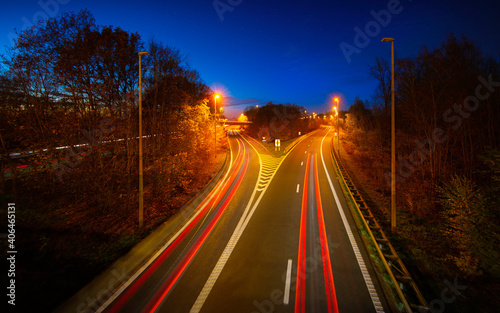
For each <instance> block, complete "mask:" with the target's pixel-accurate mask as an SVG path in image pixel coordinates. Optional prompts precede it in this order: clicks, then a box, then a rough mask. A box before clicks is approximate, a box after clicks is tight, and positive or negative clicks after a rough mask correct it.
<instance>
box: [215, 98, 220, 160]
mask: <svg viewBox="0 0 500 313" xmlns="http://www.w3.org/2000/svg"><path fill="white" fill-rule="evenodd" d="M219 97H220V96H219V95H218V94H216V95H215V97H214V98H215V107H214V131H215V150H214V151H215V152H214V158H216V157H217V99H218V98H219Z"/></svg>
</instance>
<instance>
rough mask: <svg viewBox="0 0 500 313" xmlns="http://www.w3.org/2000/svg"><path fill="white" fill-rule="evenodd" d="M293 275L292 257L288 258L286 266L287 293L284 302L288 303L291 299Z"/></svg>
mask: <svg viewBox="0 0 500 313" xmlns="http://www.w3.org/2000/svg"><path fill="white" fill-rule="evenodd" d="M291 276H292V259H288V266H287V268H286V281H285V295H284V296H283V304H288V301H289V299H290V278H291Z"/></svg>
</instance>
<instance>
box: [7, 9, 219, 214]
mask: <svg viewBox="0 0 500 313" xmlns="http://www.w3.org/2000/svg"><path fill="white" fill-rule="evenodd" d="M143 50H146V51H148V52H149V53H150V54H151V55H148V56H143V57H142V73H143V134H144V135H151V137H148V138H147V139H145V141H144V162H145V163H144V168H145V176H144V177H145V186H146V187H147V189H146V190H147V192H149V193H151V195H152V196H154V197H146V201H152V200H151V199H154V201H157V202H164V204H165V203H168V202H169V201H170V199H171V198H170V196H173V195H174V194H175V195H178V194H182V193H183V192H188V191H189V190H190V188H191V189H192V187H193V185H196V183H197V182H198V181H199V180H203V179H206V177H207V176H208V175H210V173H207V170H206V169H207V168H210V166H207V164H208V165H210V164H212V162H213V151H214V147H213V141H209V139H210V138H213V136H211V137H210V138H209V137H208V135H209V132H208V131H206V130H207V128H208V127H209V126H211V127H213V121H211V118H210V112H209V109H208V107H207V100H205V99H208V98H209V95H210V93H211V91H210V90H209V88H208V87H207V86H206V85H205V84H204V83H203V82H202V81H201V79H200V77H199V75H198V73H197V72H196V71H195V70H192V69H191V68H190V67H189V66H188V65H187V64H186V62H185V60H184V57H183V56H182V55H181V53H180V52H179V51H178V50H176V49H174V48H171V47H169V46H167V45H164V44H162V43H161V42H158V41H156V40H151V41H149V42H147V43H145V42H144V41H143V40H142V39H141V37H140V35H139V34H137V33H130V32H127V31H124V30H122V29H120V28H118V27H112V26H101V25H97V24H96V22H95V20H94V17H93V16H92V14H91V13H90V12H89V11H86V10H84V11H80V12H79V13H65V14H63V15H62V16H61V17H59V18H51V19H49V20H48V21H47V22H46V23H42V24H39V25H38V26H36V27H34V28H31V29H28V30H25V31H22V32H21V33H19V36H18V38H17V41H16V44H15V47H14V48H13V49H12V50H11V51H10V53H9V55H8V56H4V57H3V59H4V60H3V64H4V67H3V69H2V72H1V73H0V83H1V86H0V87H1V89H0V110H1V114H0V116H1V117H0V131H1V133H0V134H1V155H2V164H1V165H2V171H3V170H4V169H6V168H12V167H13V166H15V165H16V164H18V163H16V160H13V159H12V158H10V157H9V153H12V152H22V151H31V150H38V151H41V150H43V149H47V150H46V151H45V152H43V153H38V154H36V155H35V156H34V157H33V158H31V159H30V160H29V162H30V163H31V164H32V165H33V167H32V168H33V170H32V171H30V172H28V173H26V172H24V173H20V172H18V171H15V170H11V176H10V177H11V178H9V179H8V180H6V179H5V178H4V177H2V189H8V190H2V191H6V192H11V191H12V192H13V193H16V189H17V193H19V192H20V189H19V187H20V186H22V190H23V193H22V194H18V196H19V198H20V201H23V202H32V203H34V204H37V205H39V203H47V202H52V203H56V202H57V203H58V204H57V206H64V205H65V204H74V203H81V204H83V205H84V206H85V207H86V208H88V210H89V211H95V212H99V214H98V215H97V216H103V215H109V214H111V212H113V214H114V213H116V214H117V215H114V217H116V216H122V217H123V218H128V216H131V215H133V216H135V215H136V214H135V213H134V214H132V213H133V212H135V211H136V210H137V177H138V140H137V136H138V106H137V104H138V101H137V100H138V76H139V75H138V72H139V58H138V52H140V51H143ZM212 129H213V128H212ZM81 144H84V145H83V146H82V145H81ZM68 145H69V146H71V149H56V148H57V147H60V146H68ZM210 155H211V156H212V157H211V158H210V157H209V156H210ZM57 160H60V161H59V162H58V161H57ZM22 161H23V162H25V161H26V159H23V160H22ZM18 162H19V161H18ZM35 191H36V192H35ZM160 196H161V197H160ZM146 204H147V205H150V206H151V205H152V204H153V203H151V202H147V203H146ZM171 204H172V205H173V206H174V207H176V206H178V204H176V203H171ZM167 207H168V206H167ZM145 214H146V215H148V214H149V213H148V212H147V211H146V213H145ZM148 220H149V221H151V219H148Z"/></svg>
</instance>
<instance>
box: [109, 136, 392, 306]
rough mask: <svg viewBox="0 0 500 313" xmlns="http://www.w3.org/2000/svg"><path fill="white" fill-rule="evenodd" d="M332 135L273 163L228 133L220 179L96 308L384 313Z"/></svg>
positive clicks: (257, 148) (252, 145) (255, 147)
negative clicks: (226, 162) (335, 161)
mask: <svg viewBox="0 0 500 313" xmlns="http://www.w3.org/2000/svg"><path fill="white" fill-rule="evenodd" d="M332 135H333V131H330V130H329V129H327V128H322V129H321V130H319V131H316V132H314V133H312V134H311V135H306V136H307V137H304V139H303V140H302V141H301V142H299V143H298V144H297V145H296V146H295V147H294V148H293V149H292V150H291V151H290V152H289V153H288V154H286V155H285V156H283V157H280V158H276V157H273V156H272V155H271V154H269V153H268V152H267V151H265V150H264V149H263V148H262V147H260V146H259V145H258V144H255V141H247V140H246V139H245V138H244V137H242V136H240V135H239V134H237V133H233V132H231V133H230V134H229V144H230V148H231V166H230V170H229V171H228V173H227V174H226V176H225V177H224V178H223V179H222V180H221V181H220V182H219V183H218V185H217V186H216V187H215V188H214V190H213V191H212V192H211V193H210V194H209V195H208V196H207V197H206V198H205V200H204V201H203V202H202V203H201V204H200V205H199V207H198V208H197V209H196V210H195V212H194V213H193V214H192V216H190V217H189V218H188V219H187V222H186V223H185V224H184V227H183V228H181V229H179V230H178V232H177V233H176V236H174V237H173V238H172V239H171V240H170V241H169V242H167V243H166V244H165V246H164V249H162V250H160V251H159V252H158V253H157V254H156V257H155V258H154V259H152V260H151V262H150V263H151V264H149V266H148V267H147V268H144V271H142V272H140V273H138V274H137V278H136V279H135V280H133V281H130V283H129V284H126V285H125V286H123V287H122V288H121V289H120V290H119V291H118V292H116V293H115V294H114V295H113V297H112V298H111V299H110V300H108V302H106V303H105V304H104V305H103V306H101V307H100V308H99V312H102V311H105V312H169V313H170V312H193V313H194V312H248V313H252V312H264V313H270V312H296V313H299V312H384V311H385V312H387V311H388V306H387V304H386V303H385V298H384V296H383V294H382V292H381V288H380V286H379V282H378V280H377V278H376V276H375V274H374V272H373V269H372V266H371V263H370V260H369V259H368V253H367V252H366V249H365V247H364V246H363V243H362V240H361V238H360V237H359V234H358V231H357V230H356V227H355V224H354V222H353V219H352V216H351V214H350V211H349V209H348V207H347V204H346V202H345V199H344V196H343V194H342V191H341V189H340V186H339V183H338V180H337V177H336V173H335V171H334V168H333V165H332V160H331V157H330V149H331V144H332Z"/></svg>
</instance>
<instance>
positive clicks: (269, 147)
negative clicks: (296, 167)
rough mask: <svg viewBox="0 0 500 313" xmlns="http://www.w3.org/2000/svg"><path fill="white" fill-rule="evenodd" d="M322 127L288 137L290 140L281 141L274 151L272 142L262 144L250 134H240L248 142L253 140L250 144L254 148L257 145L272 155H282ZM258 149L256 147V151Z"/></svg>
mask: <svg viewBox="0 0 500 313" xmlns="http://www.w3.org/2000/svg"><path fill="white" fill-rule="evenodd" d="M321 129H322V128H318V129H315V130H313V131H310V132H308V133H306V134H304V135H300V136H298V137H295V138H293V139H290V140H287V141H282V142H281V148H282V149H280V150H278V151H276V149H275V146H274V142H270V143H267V145H266V144H263V143H262V142H260V141H259V140H257V139H255V138H253V137H252V136H249V135H247V134H245V133H242V134H241V136H242V137H243V138H245V139H246V140H247V141H248V142H249V143H250V142H254V143H255V145H254V144H252V146H254V147H255V148H256V149H257V147H259V148H260V149H261V150H263V151H265V153H268V154H270V155H272V156H274V157H277V158H279V157H282V156H284V155H286V154H287V153H289V152H290V151H292V149H293V148H294V147H295V146H297V145H298V144H299V143H300V142H301V141H302V140H304V139H306V138H307V137H309V136H311V135H313V134H314V133H316V132H318V131H320V130H321ZM258 150H259V149H257V151H258Z"/></svg>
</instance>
